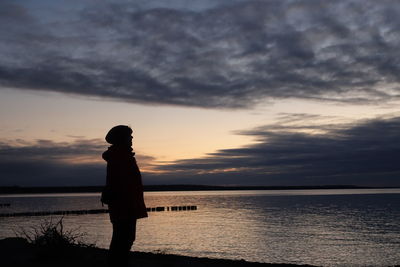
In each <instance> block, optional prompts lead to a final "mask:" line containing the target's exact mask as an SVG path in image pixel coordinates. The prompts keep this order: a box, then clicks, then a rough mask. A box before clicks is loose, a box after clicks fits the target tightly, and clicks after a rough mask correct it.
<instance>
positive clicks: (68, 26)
mask: <svg viewBox="0 0 400 267" xmlns="http://www.w3.org/2000/svg"><path fill="white" fill-rule="evenodd" d="M399 14H400V2H399V1H389V0H388V1H386V0H382V1H375V0H353V1H351V0H348V1H344V0H337V1H327V0H303V1H296V0H264V1H251V0H199V1H189V0H180V1H178V0H176V1H175V0H168V1H167V0H163V1H161V0H160V1H154V0H150V1H149V0H146V1H138V0H135V1H133V0H131V1H128V0H121V1H117V0H114V1H97V0H96V1H95V0H79V1H78V0H64V1H63V0H47V1H46V0H31V1H29V0H9V1H8V0H2V1H0V36H1V38H0V125H1V127H0V186H6V185H7V186H9V185H22V186H45V185H49V186H54V185H66V186H70V185H71V186H72V185H101V184H103V183H104V180H105V162H104V161H103V160H102V159H101V154H102V152H103V151H105V150H106V149H107V147H108V145H107V143H106V142H105V141H104V136H105V134H106V133H107V131H108V130H109V129H110V128H111V127H113V126H115V125H118V124H124V125H129V126H131V127H132V129H133V131H134V150H135V152H136V155H137V160H138V163H139V166H140V167H141V169H142V171H143V180H144V183H145V184H210V185H327V184H329V185H332V184H351V185H368V186H400V164H399V158H400V157H399V156H400V108H399V104H400V49H399V47H400V16H399Z"/></svg>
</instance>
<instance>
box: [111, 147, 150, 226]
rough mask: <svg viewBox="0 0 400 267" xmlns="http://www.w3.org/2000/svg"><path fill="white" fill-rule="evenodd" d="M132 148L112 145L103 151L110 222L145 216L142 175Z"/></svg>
mask: <svg viewBox="0 0 400 267" xmlns="http://www.w3.org/2000/svg"><path fill="white" fill-rule="evenodd" d="M134 155H135V153H133V152H132V148H130V147H124V146H115V145H112V146H110V147H109V148H108V150H107V151H105V152H104V153H103V159H104V160H105V161H106V162H107V177H106V187H107V190H108V191H109V192H110V195H111V198H110V203H109V204H108V209H109V213H110V219H111V222H119V221H129V220H135V219H140V218H144V217H147V209H146V205H145V203H144V197H143V184H142V176H141V173H140V170H139V167H138V165H137V163H136V159H135V157H134Z"/></svg>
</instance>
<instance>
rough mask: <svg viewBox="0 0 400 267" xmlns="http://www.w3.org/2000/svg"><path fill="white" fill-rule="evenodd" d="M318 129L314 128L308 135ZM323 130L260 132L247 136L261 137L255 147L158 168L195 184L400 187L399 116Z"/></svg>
mask: <svg viewBox="0 0 400 267" xmlns="http://www.w3.org/2000/svg"><path fill="white" fill-rule="evenodd" d="M294 117H299V116H298V115H297V116H294ZM317 128H318V127H316V126H315V125H311V126H310V127H308V130H315V129H317ZM304 129H307V126H303V127H302V130H304ZM319 129H320V130H324V131H325V133H322V134H311V133H304V132H299V131H298V130H299V128H298V127H297V126H294V127H290V125H269V126H264V127H259V128H257V129H254V130H249V131H245V132H242V134H246V135H250V136H254V137H256V139H257V140H258V142H257V143H256V144H253V145H249V146H246V147H242V148H237V149H224V150H220V151H217V152H215V153H212V154H210V155H209V156H208V157H206V158H202V159H188V160H180V161H177V162H173V163H172V164H170V165H163V166H160V167H159V169H160V170H163V171H166V172H167V173H168V174H169V175H168V177H171V173H174V175H175V177H185V178H186V179H187V180H188V181H190V180H191V181H195V182H194V183H199V181H202V182H200V183H209V184H210V183H211V184H253V185H254V184H265V185H271V184H272V185H305V184H357V185H374V186H385V185H391V186H393V185H396V186H398V185H400V180H399V175H400V165H399V164H398V159H399V157H400V135H399V132H400V117H395V118H390V119H375V120H367V121H362V122H359V123H357V124H353V125H350V124H341V125H336V127H334V126H333V125H329V124H327V125H322V126H320V127H319ZM159 178H160V179H162V177H161V176H160V177H159ZM178 180H180V179H179V178H178Z"/></svg>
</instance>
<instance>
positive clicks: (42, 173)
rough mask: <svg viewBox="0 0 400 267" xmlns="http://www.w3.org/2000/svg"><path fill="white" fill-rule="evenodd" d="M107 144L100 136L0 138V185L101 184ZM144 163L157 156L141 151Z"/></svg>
mask: <svg viewBox="0 0 400 267" xmlns="http://www.w3.org/2000/svg"><path fill="white" fill-rule="evenodd" d="M106 148H107V145H106V144H105V143H104V141H103V140H99V139H92V140H87V139H77V140H76V141H74V142H72V143H68V142H53V141H50V140H38V141H36V142H26V141H23V140H16V141H7V142H6V141H2V142H0V186H5V185H7V186H10V185H23V186H79V185H102V184H104V182H105V166H106V163H105V162H104V161H103V159H102V158H101V155H102V153H103V152H104V151H105V150H106ZM137 159H138V161H139V163H140V165H141V166H142V167H146V166H148V165H150V164H151V162H152V161H153V160H154V159H153V158H152V157H150V156H146V155H139V156H137Z"/></svg>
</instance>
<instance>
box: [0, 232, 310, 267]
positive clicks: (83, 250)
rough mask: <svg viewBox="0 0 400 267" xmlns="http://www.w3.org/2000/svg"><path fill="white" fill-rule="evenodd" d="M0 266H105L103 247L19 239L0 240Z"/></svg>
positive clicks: (212, 263)
mask: <svg viewBox="0 0 400 267" xmlns="http://www.w3.org/2000/svg"><path fill="white" fill-rule="evenodd" d="M0 259H1V260H0V265H1V266H4V267H22V266H26V267H39V266H44V267H50V266H57V267H66V266H69V267H70V266H73V267H83V266H85V267H92V266H93V267H106V266H107V264H106V262H107V250H106V249H100V248H96V247H82V246H70V247H66V248H62V249H61V248H54V247H40V246H36V245H33V244H30V243H28V242H27V240H25V239H23V238H6V239H2V240H0ZM131 266H132V267H134V266H135V267H184V266H190V267H217V266H218V267H231V266H232V267H262V266H311V265H291V264H272V263H271V264H269V263H253V262H247V261H244V260H224V259H209V258H195V257H186V256H178V255H167V254H155V253H145V252H132V253H131Z"/></svg>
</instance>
